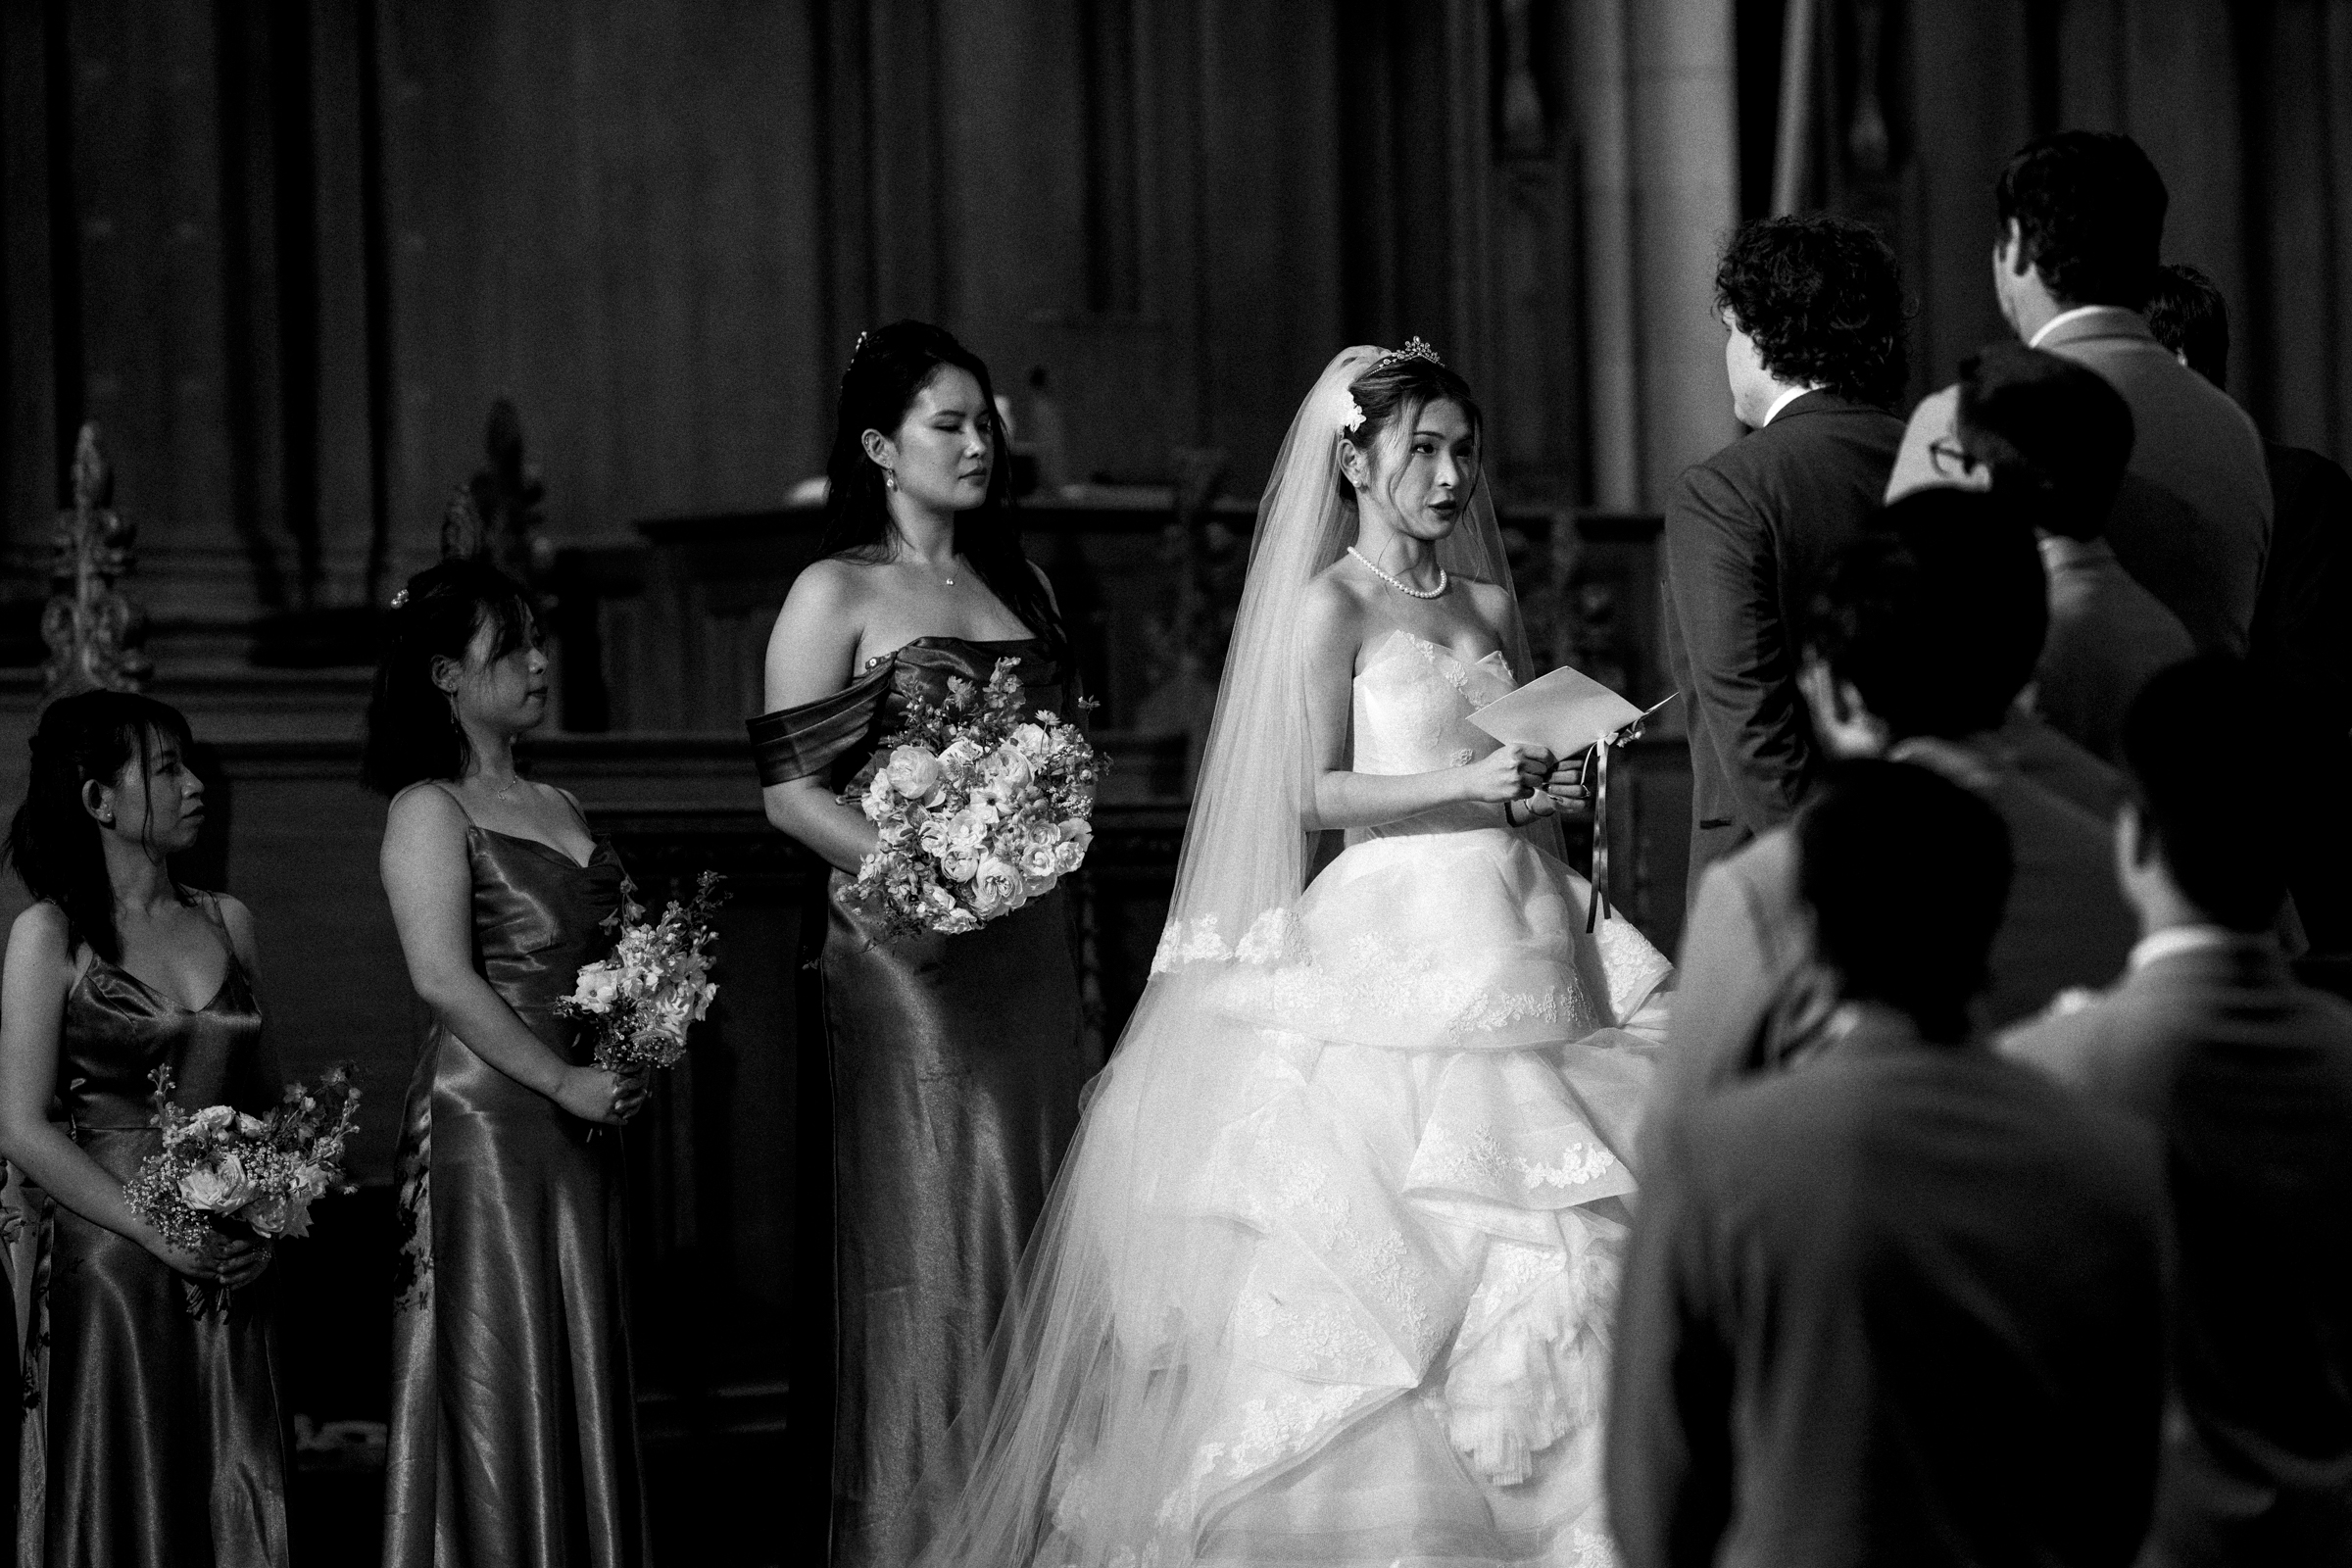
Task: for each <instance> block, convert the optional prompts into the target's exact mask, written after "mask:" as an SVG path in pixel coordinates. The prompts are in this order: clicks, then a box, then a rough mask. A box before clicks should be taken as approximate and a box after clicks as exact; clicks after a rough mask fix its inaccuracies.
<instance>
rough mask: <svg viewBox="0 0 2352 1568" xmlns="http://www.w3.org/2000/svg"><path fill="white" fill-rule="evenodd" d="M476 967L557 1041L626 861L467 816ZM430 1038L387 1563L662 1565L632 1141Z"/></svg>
mask: <svg viewBox="0 0 2352 1568" xmlns="http://www.w3.org/2000/svg"><path fill="white" fill-rule="evenodd" d="M466 854H467V856H468V858H470V860H471V863H472V867H473V941H474V957H475V964H476V967H477V968H478V970H479V972H480V973H481V975H482V976H483V978H485V979H486V980H488V981H489V982H490V985H491V987H492V989H494V990H496V991H497V992H498V994H499V996H501V997H502V998H504V999H505V1001H506V1003H507V1005H509V1006H511V1007H513V1008H514V1009H515V1013H516V1014H517V1015H518V1016H519V1017H520V1018H521V1019H522V1021H523V1022H524V1023H526V1024H528V1025H529V1026H530V1028H531V1030H532V1031H533V1032H534V1033H535V1034H537V1035H538V1036H539V1038H540V1039H542V1040H544V1041H546V1042H547V1044H548V1045H549V1046H550V1047H551V1048H552V1049H554V1050H555V1051H556V1052H558V1053H559V1054H564V1055H565V1056H567V1057H571V1058H572V1059H575V1060H585V1059H586V1057H585V1054H584V1047H582V1046H581V1045H580V1044H579V1043H578V1042H577V1041H576V1040H575V1035H576V1033H577V1031H576V1030H575V1028H574V1026H573V1025H572V1023H571V1021H570V1020H569V1019H566V1018H564V1017H560V1016H559V1015H558V1014H557V1013H556V1011H555V1003H556V1001H557V999H559V998H561V997H563V996H564V995H566V994H567V993H568V992H569V991H570V990H571V987H572V982H573V980H574V978H575V977H576V976H577V975H578V973H579V970H580V966H581V965H582V964H585V963H589V962H593V961H594V960H596V959H598V958H602V957H604V956H606V954H607V953H609V952H610V951H611V950H612V947H613V933H612V932H610V931H608V930H607V929H606V928H605V924H604V922H605V920H606V919H607V918H608V917H609V916H611V915H612V914H613V911H614V910H616V909H617V908H618V907H620V902H621V887H622V883H623V881H624V876H623V872H622V870H621V864H620V860H619V858H617V857H616V856H614V854H613V849H612V847H611V846H610V845H609V844H607V843H606V842H605V841H603V840H602V839H599V840H598V841H597V847H596V850H595V852H594V854H592V855H591V856H590V858H589V859H588V862H587V863H586V864H585V865H583V864H581V863H579V862H577V861H575V860H573V859H572V858H571V857H570V856H568V855H566V854H564V852H563V851H562V850H559V849H555V848H553V847H552V846H549V845H546V844H542V843H540V842H539V841H537V840H535V839H525V838H515V837H513V836H511V835H508V834H504V833H498V832H494V831H492V830H490V829H488V828H483V827H479V826H476V825H474V824H472V823H471V822H468V823H467V825H466ZM590 1131H591V1128H590V1124H588V1123H587V1122H584V1121H581V1120H579V1119H578V1118H577V1117H574V1116H572V1115H571V1114H570V1113H569V1112H567V1111H564V1109H562V1108H561V1107H559V1106H558V1105H557V1104H556V1103H555V1102H553V1101H552V1100H549V1099H548V1098H547V1097H546V1096H544V1095H541V1094H539V1093H537V1092H535V1091H533V1090H530V1089H526V1088H524V1087H523V1086H522V1085H521V1084H520V1083H518V1082H516V1081H515V1079H513V1078H510V1077H508V1076H507V1075H506V1074H505V1073H503V1072H501V1071H499V1070H498V1069H497V1068H496V1067H493V1066H491V1065H490V1064H489V1063H488V1062H487V1061H484V1060H483V1059H482V1058H481V1057H480V1056H478V1055H476V1054H474V1053H473V1052H472V1051H471V1050H470V1049H469V1048H468V1047H467V1046H466V1042H464V1041H463V1040H460V1039H459V1038H457V1036H455V1035H453V1034H451V1033H450V1032H449V1031H448V1030H447V1029H445V1028H441V1027H439V1026H435V1027H434V1028H433V1029H432V1031H431V1032H430V1033H429V1034H428V1035H427V1037H426V1039H425V1043H424V1050H423V1053H422V1054H421V1055H420V1056H419V1057H418V1059H417V1072H416V1076H415V1078H414V1079H413V1080H412V1081H411V1083H410V1086H409V1100H408V1108H407V1113H406V1126H405V1128H404V1130H403V1133H402V1138H401V1148H400V1153H399V1156H398V1158H397V1161H396V1164H395V1169H396V1172H397V1174H398V1177H399V1181H400V1216H401V1225H402V1230H403V1241H402V1249H401V1262H400V1270H399V1274H398V1284H397V1287H396V1288H397V1290H398V1291H399V1297H398V1299H397V1300H396V1302H395V1304H394V1316H393V1342H392V1378H393V1383H392V1431H391V1444H390V1454H389V1473H388V1474H387V1476H386V1478H385V1497H384V1509H385V1519H384V1562H385V1568H641V1565H643V1564H644V1563H646V1562H647V1561H649V1560H650V1557H651V1548H650V1542H649V1538H648V1535H647V1530H646V1516H645V1504H644V1486H643V1483H642V1479H641V1475H640V1469H639V1464H638V1453H637V1418H636V1398H635V1389H634V1384H633V1382H632V1378H631V1372H630V1361H629V1335H628V1313H627V1301H626V1296H625V1291H624V1268H625V1256H626V1240H627V1238H626V1230H625V1224H626V1218H627V1216H626V1213H625V1210H624V1206H623V1202H622V1189H621V1170H620V1157H621V1156H620V1140H619V1138H617V1137H615V1136H613V1134H611V1133H609V1132H608V1133H606V1134H605V1135H604V1136H603V1137H600V1138H595V1139H591V1138H590V1137H589V1133H590Z"/></svg>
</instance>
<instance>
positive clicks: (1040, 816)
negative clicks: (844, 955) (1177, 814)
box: [842, 659, 1103, 936]
mask: <svg viewBox="0 0 2352 1568" xmlns="http://www.w3.org/2000/svg"><path fill="white" fill-rule="evenodd" d="M1018 663H1019V662H1018V661H1017V660H1012V659H1000V660H998V661H997V667H996V671H995V673H993V674H991V675H990V676H989V678H988V682H987V684H986V685H984V686H976V685H974V684H973V683H972V682H970V681H968V680H959V679H958V680H950V681H949V682H948V695H947V697H946V698H945V699H944V700H943V701H940V702H936V703H934V702H924V701H916V702H910V703H909V704H907V723H906V727H905V728H903V729H901V730H900V731H899V732H898V733H897V734H895V735H892V736H889V737H888V738H886V739H885V740H884V741H883V742H882V747H883V750H884V752H885V754H886V755H885V756H884V758H883V763H882V765H881V766H880V767H878V768H876V769H875V770H874V776H873V779H872V780H871V782H869V783H868V784H867V785H866V787H865V791H864V793H863V794H862V795H855V794H849V795H844V796H843V797H842V802H843V804H844V805H849V806H856V807H858V809H860V810H862V811H863V812H864V813H865V819H866V820H867V821H869V822H871V823H873V824H874V826H875V827H876V828H877V829H879V830H880V831H881V835H882V843H881V845H880V846H879V847H878V848H876V849H875V851H874V852H873V853H872V854H871V855H868V856H867V857H866V858H865V859H864V861H863V863H861V864H860V865H859V866H858V892H859V893H860V894H861V895H863V896H865V897H866V898H867V899H869V900H871V901H873V902H874V903H876V904H878V905H879V907H880V908H881V911H882V925H883V928H884V934H885V935H887V936H913V935H918V934H920V933H922V932H925V931H941V932H946V933H947V934H949V935H951V936H952V935H955V934H956V933H957V932H961V931H976V930H978V929H979V928H980V926H981V924H982V923H983V922H984V921H988V920H994V919H996V918H997V917H999V916H1000V915H1005V914H1010V913H1011V912H1012V911H1013V910H1015V909H1017V908H1019V907H1021V906H1023V905H1024V904H1027V903H1028V902H1029V901H1030V900H1031V899H1034V898H1038V897H1040V896H1042V895H1044V894H1046V893H1049V892H1051V891H1053V888H1054V884H1055V883H1056V882H1058V881H1059V880H1060V879H1061V878H1063V877H1065V876H1068V875H1069V874H1070V873H1071V872H1072V871H1075V870H1077V869H1078V867H1079V865H1080V864H1082V863H1083V862H1084V861H1085V859H1086V850H1087V846H1088V845H1089V844H1091V843H1093V842H1094V836H1095V830H1094V827H1093V826H1092V824H1091V822H1090V820H1089V818H1090V817H1091V816H1092V815H1093V812H1094V809H1095V779H1096V777H1097V776H1098V775H1099V774H1100V773H1101V772H1102V769H1103V759H1102V758H1101V757H1100V756H1099V755H1098V754H1097V753H1096V751H1095V749H1094V747H1092V746H1090V745H1089V744H1087V741H1086V738H1085V737H1084V736H1083V735H1081V734H1079V733H1078V728H1077V726H1076V725H1074V724H1072V723H1071V722H1070V721H1069V720H1067V719H1065V718H1063V717H1062V716H1061V715H1060V714H1058V713H1056V712H1054V711H1053V710H1052V709H1046V708H1041V709H1037V710H1035V711H1030V710H1025V709H1023V708H1022V706H1021V696H1022V693H1021V682H1020V678H1019V677H1018V676H1017V675H1015V674H1014V673H1013V671H1014V669H1015V668H1016V667H1017V665H1018Z"/></svg>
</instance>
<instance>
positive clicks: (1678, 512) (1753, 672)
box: [1666, 464, 1813, 833]
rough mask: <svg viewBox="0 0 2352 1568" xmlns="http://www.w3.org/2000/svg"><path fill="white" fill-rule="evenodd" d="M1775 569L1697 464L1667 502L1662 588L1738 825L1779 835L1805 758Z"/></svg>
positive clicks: (1766, 535)
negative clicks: (1774, 830) (1671, 607)
mask: <svg viewBox="0 0 2352 1568" xmlns="http://www.w3.org/2000/svg"><path fill="white" fill-rule="evenodd" d="M1780 571H1781V565H1780V563H1779V562H1778V561H1776V560H1775V559H1774V551H1773V545H1772V535H1771V531H1770V530H1769V529H1768V528H1767V527H1766V526H1765V523H1764V519H1763V517H1762V516H1760V515H1758V514H1757V511H1756V509H1755V506H1754V504H1753V503H1752V502H1751V501H1750V500H1749V498H1748V497H1746V496H1744V495H1742V494H1741V493H1740V490H1739V488H1738V487H1737V486H1736V485H1734V484H1732V483H1731V482H1730V481H1729V480H1727V479H1726V478H1724V477H1723V475H1722V474H1720V473H1718V472H1716V471H1715V470H1714V469H1713V468H1711V467H1709V466H1706V465H1704V464H1701V465H1699V466H1696V467H1693V468H1691V469H1688V470H1687V471H1685V472H1684V474H1683V476H1682V477H1681V478H1680V479H1678V480H1677V481H1676V482H1675V486H1674V491H1673V494H1672V495H1670V496H1669V497H1668V498H1667V502H1666V581H1667V587H1668V592H1669V593H1670V594H1671V596H1672V598H1673V601H1674V618H1675V623H1676V625H1677V627H1678V629H1679V630H1680V631H1681V633H1682V644H1683V653H1684V657H1685V658H1686V659H1687V660H1688V661H1689V662H1690V671H1691V673H1690V678H1691V687H1692V690H1691V693H1690V701H1691V703H1693V704H1694V705H1696V707H1697V709H1698V710H1699V711H1700V712H1701V713H1702V714H1703V715H1704V727H1705V730H1706V733H1707V734H1708V735H1709V736H1710V737H1711V738H1712V741H1713V745H1714V748H1715V755H1716V758H1717V760H1718V761H1719V763H1720V764H1721V766H1722V769H1723V774H1724V778H1725V781H1726V782H1727V784H1728V786H1729V787H1730V790H1731V793H1732V800H1733V803H1734V807H1735V809H1736V810H1737V812H1738V814H1739V821H1740V826H1741V827H1743V828H1745V829H1747V830H1748V831H1749V832H1750V833H1761V832H1763V831H1764V830H1765V829H1767V828H1770V827H1777V826H1778V825H1779V824H1781V823H1782V822H1785V821H1787V820H1788V819H1789V815H1790V814H1791V813H1792V812H1793V811H1795V809H1796V804H1797V798H1798V795H1799V794H1800V793H1801V791H1802V790H1803V787H1804V778H1805V770H1806V767H1807V765H1808V764H1809V762H1810V761H1811V758H1812V748H1813V740H1812V735H1811V732H1810V731H1808V730H1807V729H1806V727H1805V714H1804V705H1803V704H1802V702H1800V701H1799V700H1798V697H1797V691H1796V661H1797V648H1796V646H1795V644H1796V638H1797V635H1798V628H1796V627H1793V626H1788V625H1784V624H1783V623H1782V616H1781V609H1780Z"/></svg>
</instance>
